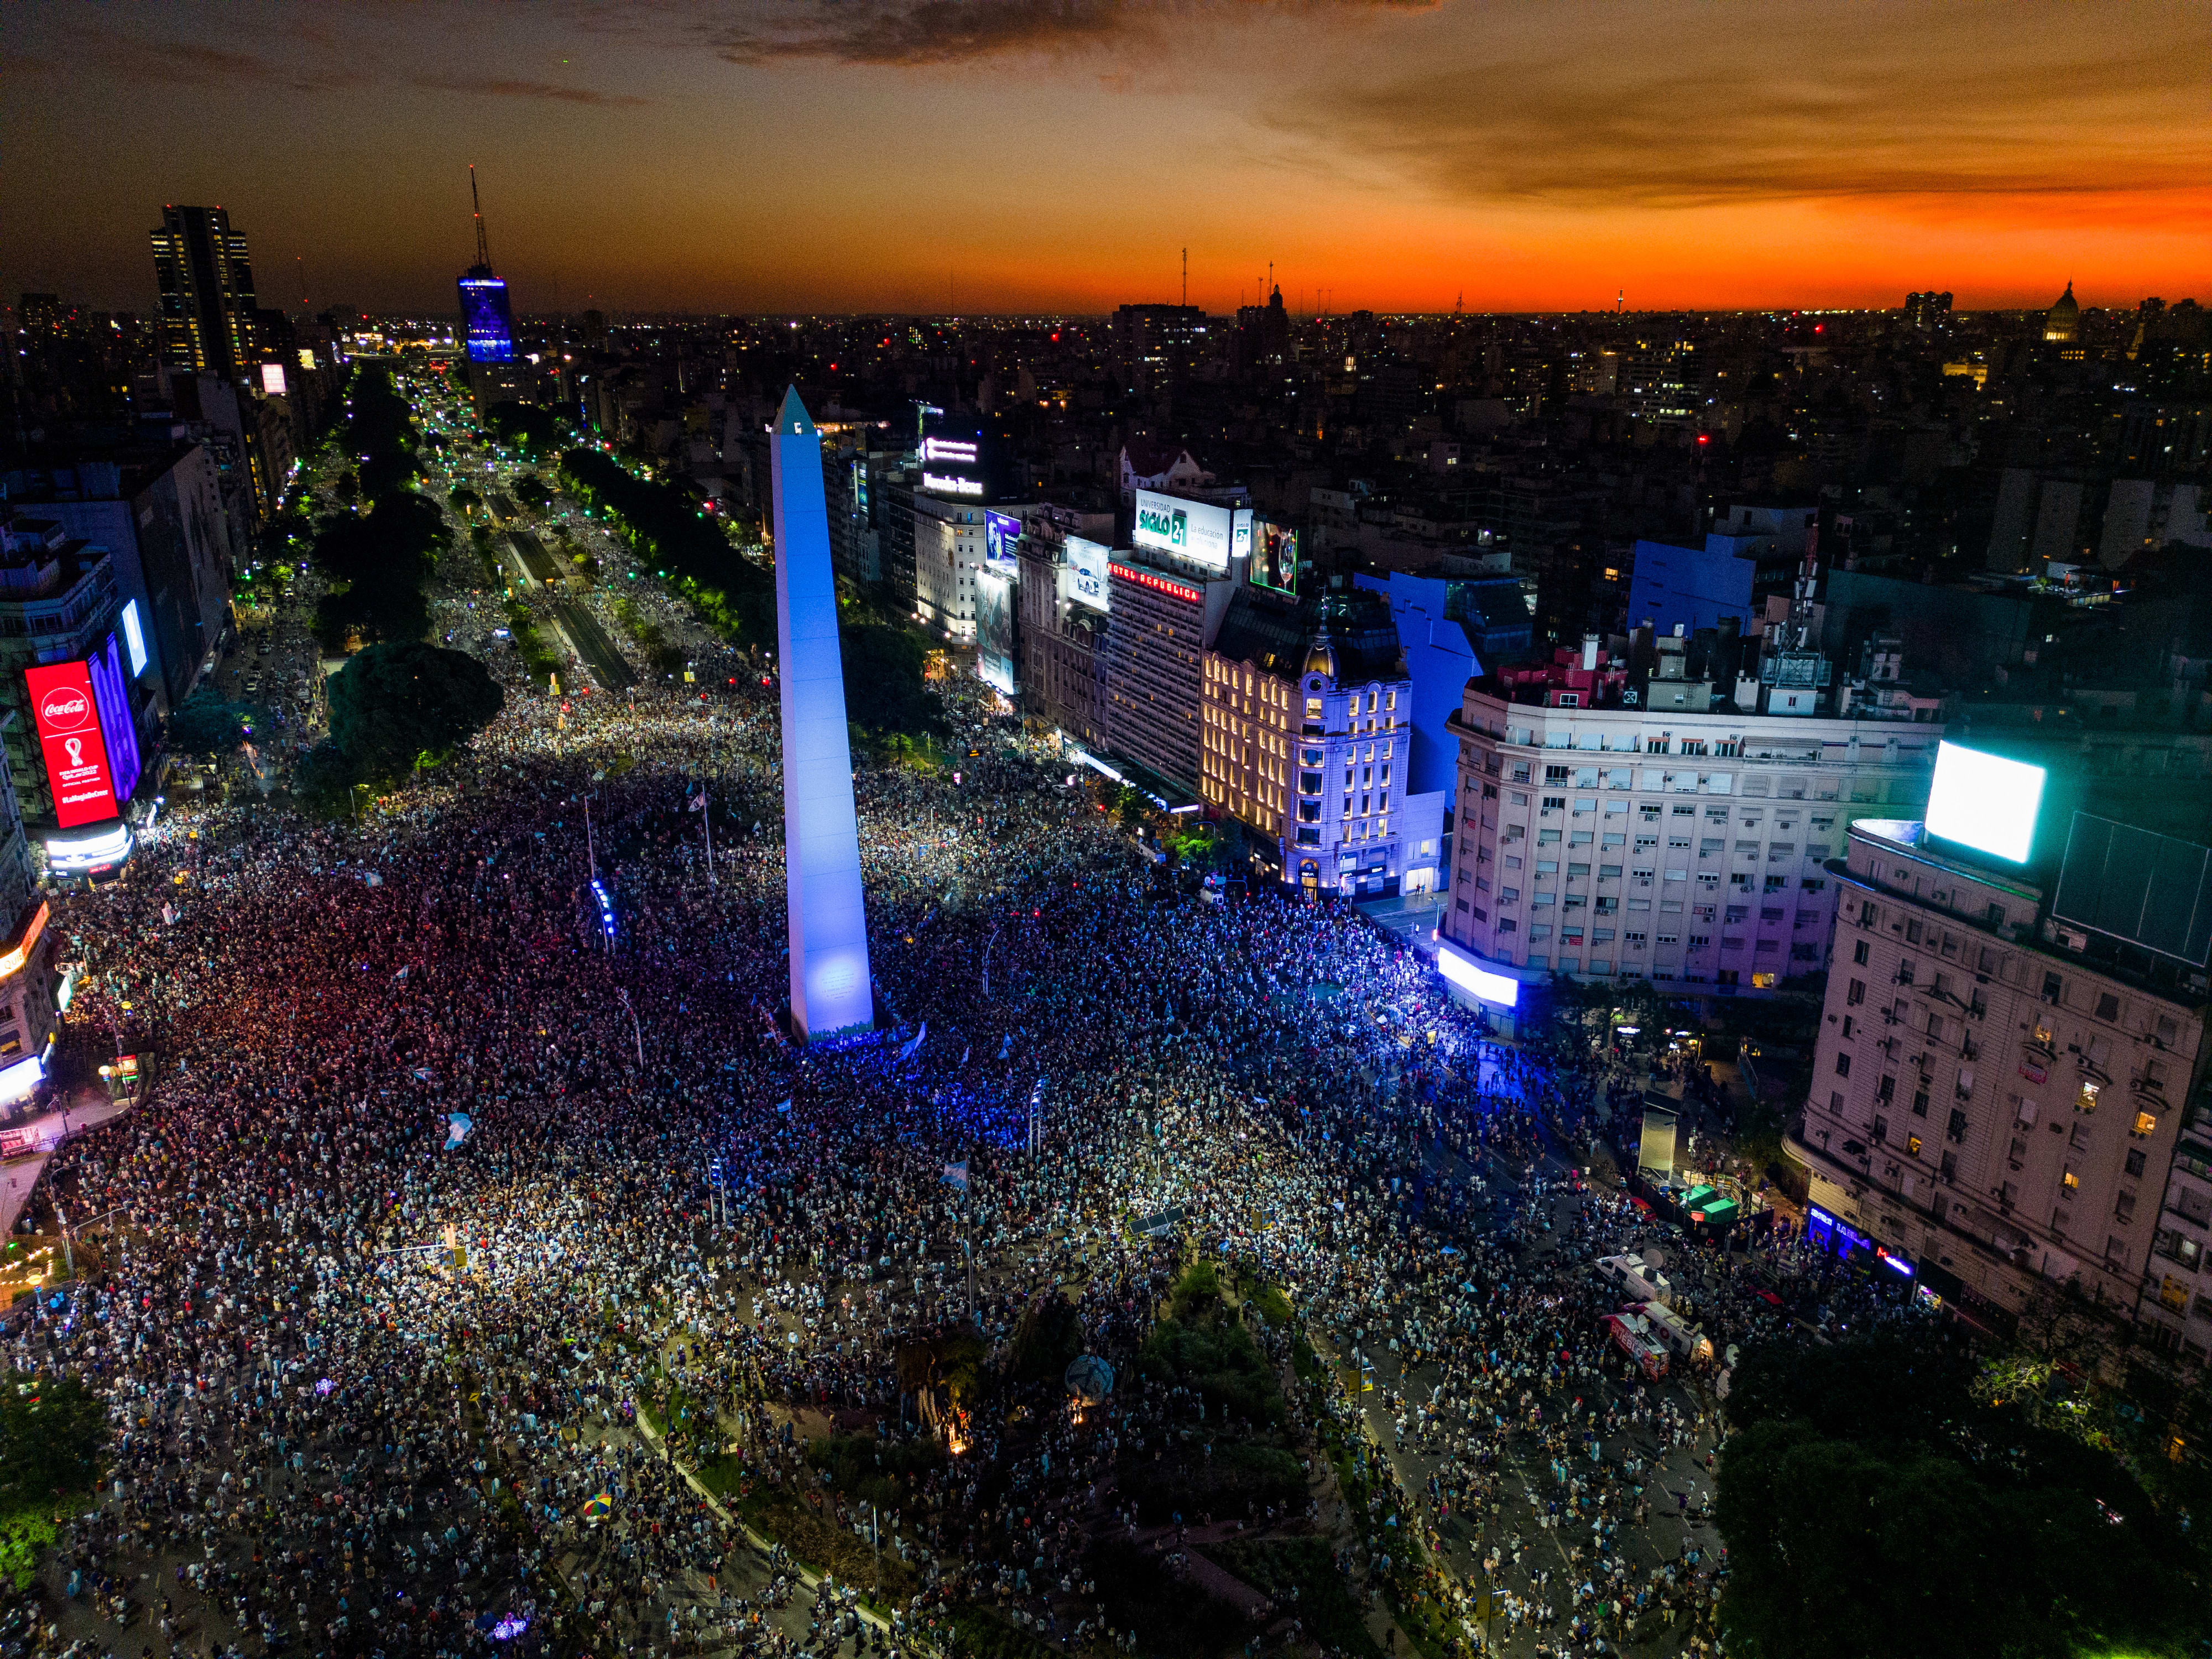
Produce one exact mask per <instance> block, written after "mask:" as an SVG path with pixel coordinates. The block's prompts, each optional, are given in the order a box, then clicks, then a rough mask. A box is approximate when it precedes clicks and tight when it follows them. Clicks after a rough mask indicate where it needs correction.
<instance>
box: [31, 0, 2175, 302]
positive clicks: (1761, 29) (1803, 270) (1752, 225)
mask: <svg viewBox="0 0 2212 1659" xmlns="http://www.w3.org/2000/svg"><path fill="white" fill-rule="evenodd" d="M0 21H4V26H5V29H6V34H7V46H6V48H5V50H4V51H0V99H4V100H5V129H4V130H5V131H6V133H7V135H8V142H7V152H8V156H7V165H6V167H5V168H4V169H0V293H3V294H5V295H7V297H8V298H9V300H10V301H12V299H13V297H14V295H15V292H17V291H19V290H22V289H41V290H43V289H52V290H54V291H57V292H59V293H61V294H62V295H64V296H65V297H67V298H69V299H71V300H75V301H82V302H85V303H88V304H92V305H95V306H105V307H128V308H134V309H142V310H143V309H146V308H148V307H150V305H151V301H152V264H151V260H150V258H149V254H148V251H147V242H146V232H147V230H148V228H149V227H151V226H152V225H153V224H154V223H155V222H156V221H157V220H158V218H159V216H160V208H161V204H162V203H163V202H165V201H179V202H185V201H189V202H209V203H220V204H222V205H224V206H226V207H228V209H229V210H231V215H232V218H233V222H234V223H235V224H236V225H237V226H238V227H239V228H241V229H242V230H244V231H245V232H246V234H247V236H248V238H249V239H250V241H251V243H252V252H253V256H254V264H255V269H256V272H257V276H258V281H259V285H260V289H261V301H262V303H263V304H264V305H269V304H284V305H296V304H297V303H298V301H299V300H300V298H301V293H300V287H301V284H300V280H299V276H298V269H297V267H296V266H295V263H294V260H295V255H297V256H303V257H304V259H305V262H306V267H307V270H306V290H307V293H306V297H307V299H308V300H309V301H312V303H313V306H314V307H317V308H320V307H324V306H326V305H329V304H331V303H334V302H337V303H344V304H352V305H357V306H361V307H365V308H368V309H371V310H376V309H383V308H408V307H415V308H421V309H423V310H436V311H439V312H444V311H447V310H450V309H451V308H452V307H453V277H454V276H455V275H456V274H457V273H458V271H459V270H460V268H461V267H462V266H463V265H465V264H467V263H468V262H469V260H470V258H471V252H472V245H471V229H470V222H469V217H468V180H467V174H466V172H465V166H466V164H467V163H468V162H470V161H475V162H476V163H477V166H478V168H479V170H480V173H481V176H482V179H483V188H484V192H485V202H484V206H485V216H486V219H487V222H488V223H489V228H490V234H491V249H492V256H493V261H494V263H495V265H496V266H497V267H498V269H499V270H501V273H502V274H503V275H505V276H507V278H508V280H509V282H510V283H511V284H512V285H513V292H514V295H515V304H516V307H517V309H518V310H522V311H527V310H532V309H538V308H550V307H553V306H555V305H556V304H557V305H559V306H561V307H564V308H566V309H568V310H572V311H573V310H579V309H581V308H582V307H585V306H586V305H596V306H599V307H604V308H606V309H610V310H616V311H634V310H685V311H730V312H743V311H789V310H816V311H833V310H837V311H842V310H878V309H882V310H894V311H904V312H913V311H921V312H941V311H943V310H945V308H946V307H947V304H948V298H949V301H950V304H951V306H952V307H955V308H957V309H958V310H960V311H964V312H980V311H1091V312H1096V311H1100V310H1104V309H1107V308H1109V307H1112V306H1114V305H1116V304H1118V303H1120V302H1121V301H1125V300H1142V299H1155V300H1158V299H1173V298H1175V297H1176V292H1177V283H1178V281H1179V275H1178V259H1179V257H1180V251H1181V250H1182V248H1184V247H1186V246H1187V247H1188V249H1189V253H1190V297H1191V299H1192V301H1194V303H1199V304H1203V305H1206V306H1208V307H1213V308H1216V309H1222V308H1226V307H1231V306H1233V305H1235V304H1237V302H1238V301H1239V300H1240V299H1249V298H1250V297H1251V296H1252V295H1253V292H1254V290H1255V289H1256V288H1257V287H1258V285H1259V283H1260V281H1261V276H1263V275H1264V273H1265V272H1266V271H1267V268H1268V265H1269V263H1270V262H1271V261H1272V262H1273V267H1274V270H1275V273H1276V277H1277V280H1278V281H1279V283H1281V285H1282V288H1283V291H1284V295H1285V300H1286V301H1288V302H1289V303H1290V304H1291V306H1292V307H1295V308H1299V309H1304V310H1313V309H1316V308H1318V307H1320V306H1321V305H1322V304H1323V303H1324V301H1326V302H1327V303H1328V305H1329V306H1331V307H1333V308H1334V309H1337V310H1347V309H1351V308H1353V307H1371V308H1374V309H1376V310H1446V309H1449V308H1450V307H1451V306H1452V305H1453V303H1454V302H1455V300H1457V299H1459V298H1460V297H1461V296H1462V295H1463V296H1464V301H1465V304H1466V306H1467V308H1468V310H1470V311H1478V310H1515V311H1520V310H1574V309H1579V308H1584V307H1590V308H1597V307H1607V308H1609V307H1611V306H1612V304H1613V298H1614V294H1615V291H1616V290H1617V289H1622V288H1625V289H1626V291H1627V301H1628V304H1629V306H1630V307H1631V308H1632V309H1634V308H1649V307H1789V306H1800V307H1816V306H1867V305H1875V306H1891V305H1895V304H1897V303H1898V302H1899V300H1900V299H1901V298H1902V296H1903V295H1904V293H1905V291H1906V290H1907V289H1915V288H1930V287H1933V288H1940V289H1951V290H1953V291H1954V292H1955V293H1956V295H1958V303H1959V305H1960V307H1961V308H1974V307H2008V306H2031V305H2033V306H2040V305H2044V304H2046V303H2048V302H2049V301H2050V300H2051V298H2052V296H2053V295H2056V294H2057V291H2058V290H2059V289H2060V288H2061V287H2062V286H2063V284H2064V283H2066V282H2067V281H2068V280H2069V279H2071V280H2072V281H2073V283H2074V284H2075V292H2076V293H2077V294H2078V295H2080V296H2081V299H2082V301H2083V302H2084V303H2085V304H2090V305H2120V306H2132V305H2134V304H2135V302H2136V301H2137V300H2139V299H2140V298H2142V296H2143V295H2150V294H2158V295H2164V296H2165V297H2166V299H2168V300H2169V301H2171V300H2174V299H2179V298H2180V297H2182V296H2183V295H2196V296H2197V298H2199V299H2200V300H2203V301H2212V74H2208V72H2207V64H2208V63H2212V50H2208V48H2212V9H2208V8H2207V7H2206V6H2205V5H2203V3H2197V0H2192V3H2127V0H2100V3H2097V4H2094V5H2091V4H2075V3H2051V0H2014V3H2008V4H1988V5H1978V4H1942V3H1911V4H1906V3H1890V0H1867V3H1846V0H1828V3H1813V0H1763V3H1751V4H1745V3H1732V0H1715V3H1701V4H1689V3H1644V4H1605V3H1589V0H1584V3H1566V0H1522V3H1498V0H1491V3H1476V0H1433V3H1421V0H1410V3H1395V0H1137V3H1121V4H1115V3H1108V0H892V3H886V4H868V3H860V0H760V3H753V4H744V5H716V4H711V3H705V4H688V3H683V4H679V3H665V4H664V3H649V0H648V3H627V4H596V3H562V0H544V3H538V4H531V5H523V4H513V5H497V4H491V3H478V4H472V5H459V4H449V3H436V0H424V3H416V4H409V3H400V0H320V3H317V4H314V5H301V4H291V5H268V6H264V5H254V4H246V3H222V4H191V3H175V4H167V5H158V6H155V5H140V6H124V5H113V6H104V7H93V6H87V5H82V4H78V3H65V4H64V3H44V0H18V3H13V4H10V5H9V6H8V7H7V8H6V9H5V11H4V13H0Z"/></svg>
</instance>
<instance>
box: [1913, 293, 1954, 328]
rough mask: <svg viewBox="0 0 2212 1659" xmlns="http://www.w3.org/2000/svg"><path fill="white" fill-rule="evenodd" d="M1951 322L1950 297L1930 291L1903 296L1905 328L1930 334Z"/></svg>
mask: <svg viewBox="0 0 2212 1659" xmlns="http://www.w3.org/2000/svg"><path fill="white" fill-rule="evenodd" d="M1950 320H1951V296H1950V295H1948V294H1937V293H1935V292H1933V291H1930V292H1929V293H1926V294H1908V295H1905V326H1906V327H1908V328H1913V329H1917V330H1918V331H1920V332H1921V333H1923V334H1932V333H1934V332H1935V331H1936V330H1937V329H1939V328H1942V326H1943V325H1945V324H1946V323H1948V322H1949V321H1950Z"/></svg>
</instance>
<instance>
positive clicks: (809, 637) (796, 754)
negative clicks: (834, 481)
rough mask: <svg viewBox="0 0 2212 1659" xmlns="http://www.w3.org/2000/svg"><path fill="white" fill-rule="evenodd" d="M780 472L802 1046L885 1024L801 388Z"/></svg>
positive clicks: (780, 574) (791, 410) (795, 1014)
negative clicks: (871, 973)
mask: <svg viewBox="0 0 2212 1659" xmlns="http://www.w3.org/2000/svg"><path fill="white" fill-rule="evenodd" d="M769 470H770V471H772V472H773V473H774V474H775V636H776V647H777V649H778V651H779V652H780V653H781V657H782V667H783V678H782V695H783V861H784V885H785V891H786V895H787V902H788V904H789V907H790V912H791V1023H792V1025H793V1029H794V1030H796V1031H797V1032H798V1033H799V1037H800V1039H801V1040H802V1041H811V1040H812V1039H813V1038H816V1037H823V1036H832V1035H834V1034H836V1033H837V1032H841V1031H852V1030H868V1029H870V1028H872V1026H873V1025H874V1024H875V1022H876V1003H875V994H874V991H873V989H872V987H871V985H870V982H869V978H868V916H867V910H866V906H865V904H864V903H863V902H862V900H861V895H860V818H859V817H858V815H857V814H856V813H855V812H854V808H853V751H852V749H851V746H850V745H849V744H848V742H847V739H846V734H845V671H844V663H843V661H842V658H841V656H840V654H839V653H838V649H837V587H836V580H835V579H834V578H833V577H832V575H831V574H830V567H829V508H828V507H827V505H826V504H825V502H824V501H823V494H822V435H821V434H819V433H818V432H817V431H816V430H815V429H814V422H813V421H812V419H811V417H810V416H808V415H807V413H806V406H805V404H802V403H800V402H799V388H798V387H796V386H793V387H792V388H791V389H790V390H789V391H788V392H785V393H784V397H783V408H782V410H781V412H780V413H779V414H778V415H777V416H776V417H775V433H774V434H773V435H771V436H770V437H769Z"/></svg>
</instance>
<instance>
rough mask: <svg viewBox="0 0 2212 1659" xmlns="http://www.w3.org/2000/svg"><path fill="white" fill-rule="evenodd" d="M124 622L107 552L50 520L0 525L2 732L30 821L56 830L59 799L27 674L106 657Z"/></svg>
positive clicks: (137, 723) (140, 722) (140, 717)
mask: <svg viewBox="0 0 2212 1659" xmlns="http://www.w3.org/2000/svg"><path fill="white" fill-rule="evenodd" d="M121 614H122V599H121V596H120V595H119V593H118V591H117V584H116V578H115V559H114V556H112V554H111V553H109V552H108V550H106V549H105V548H102V547H97V546H94V545H92V544H88V543H87V542H85V541H83V540H82V539H81V538H80V539H72V538H70V536H69V534H68V532H65V531H64V529H63V528H62V526H61V525H60V524H58V522H56V521H55V520H52V519H50V518H43V517H40V518H33V517H31V516H29V515H28V514H21V515H19V516H16V517H15V518H13V519H10V520H6V521H4V522H0V710H5V711H6V712H7V713H8V714H10V715H12V716H13V718H12V719H11V720H7V721H6V722H5V723H4V726H0V745H4V746H5V748H6V749H7V750H8V766H9V772H10V774H11V775H12V776H13V777H14V779H15V784H16V788H17V791H18V799H19V800H20V803H21V808H22V811H23V815H24V816H25V817H27V818H28V819H31V820H33V822H44V823H51V822H52V818H53V814H54V799H53V791H52V787H51V786H50V784H49V782H48V780H47V777H46V763H45V760H44V758H43V757H42V756H41V754H40V747H39V735H38V732H37V730H36V728H35V726H34V725H33V720H32V717H31V702H30V695H29V692H28V690H27V688H26V687H25V684H24V681H23V672H24V671H25V670H26V669H27V668H33V667H36V666H39V665H42V664H50V663H60V662H69V661H72V660H75V661H81V662H88V661H90V660H91V659H92V658H93V657H94V655H95V653H99V654H102V655H104V654H105V653H106V646H107V643H108V641H110V640H112V639H115V638H116V637H117V635H118V631H119V630H121V629H122V622H121ZM147 713H148V711H147V708H146V707H144V706H143V705H142V706H139V707H134V708H133V709H132V711H131V714H132V726H133V727H134V732H140V731H143V726H144V723H145V720H146V718H147ZM119 798H121V797H120V796H119V795H118V799H119Z"/></svg>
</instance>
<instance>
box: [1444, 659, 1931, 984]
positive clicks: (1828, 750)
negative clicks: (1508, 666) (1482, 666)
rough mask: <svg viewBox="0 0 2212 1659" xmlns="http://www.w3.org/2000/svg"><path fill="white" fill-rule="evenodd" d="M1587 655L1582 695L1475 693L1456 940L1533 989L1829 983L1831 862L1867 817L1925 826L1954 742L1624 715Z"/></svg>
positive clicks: (1454, 908)
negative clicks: (1910, 818) (1810, 978)
mask: <svg viewBox="0 0 2212 1659" xmlns="http://www.w3.org/2000/svg"><path fill="white" fill-rule="evenodd" d="M1586 657H1587V660H1588V665H1589V675H1588V681H1589V683H1588V684H1587V685H1586V686H1585V688H1584V690H1582V691H1579V692H1577V691H1565V692H1562V691H1559V690H1558V689H1557V688H1539V689H1536V690H1530V691H1527V692H1518V693H1516V692H1515V691H1512V690H1509V689H1508V688H1506V687H1504V686H1503V685H1502V684H1500V682H1499V681H1498V680H1496V679H1494V678H1486V679H1482V680H1476V681H1474V682H1472V683H1470V684H1469V685H1468V691H1467V696H1466V699H1465V702H1463V704H1462V708H1461V711H1460V713H1459V714H1458V715H1457V716H1456V717H1455V719H1454V720H1453V722H1452V729H1453V730H1454V732H1456V734H1457V735H1458V738H1459V740H1460V780H1459V810H1458V813H1457V816H1456V823H1455V836H1454V847H1453V849H1452V850H1453V860H1452V871H1451V878H1450V879H1451V893H1452V899H1451V904H1450V907H1449V909H1448V910H1447V911H1446V912H1445V914H1444V917H1443V922H1442V924H1441V927H1440V933H1441V936H1442V938H1443V939H1445V940H1446V941H1449V943H1451V944H1453V945H1458V946H1461V947H1463V949H1464V951H1466V953H1467V954H1468V956H1470V957H1474V958H1475V959H1476V960H1478V961H1479V962H1480V963H1481V964H1482V965H1483V966H1485V967H1486V968H1487V969H1492V970H1493V971H1498V972H1509V973H1510V974H1511V975H1512V976H1513V977H1516V978H1518V979H1522V980H1541V979H1542V978H1544V977H1545V976H1547V975H1549V974H1553V973H1568V974H1573V975H1577V976H1580V977H1586V978H1591V979H1611V978H1637V977H1649V978H1650V979H1653V980H1656V981H1662V982H1663V981H1676V982H1679V983H1680V984H1682V985H1685V986H1700V985H1711V986H1714V987H1731V988H1735V987H1740V988H1742V989H1745V990H1761V991H1763V990H1771V989H1773V988H1775V987H1778V986H1779V985H1780V984H1781V983H1782V982H1783V981H1784V980H1786V979H1788V978H1790V977H1791V976H1793V975H1802V974H1814V973H1818V972H1820V970H1821V969H1823V968H1824V967H1826V964H1827V960H1828V940H1829V933H1830V931H1831V927H1832V923H1833V921H1834V917H1835V904H1836V878H1835V876H1834V874H1833V873H1832V872H1831V871H1830V869H1829V868H1828V860H1830V859H1831V858H1832V857H1833V856H1835V855H1836V854H1838V853H1839V852H1840V851H1841V850H1842V848H1843V846H1844V840H1845V837H1846V836H1848V835H1849V833H1850V828H1851V825H1852V823H1853V822H1854V821H1855V820H1857V819H1858V818H1860V817H1869V816H1875V817H1901V816H1905V815H1906V814H1908V813H1911V812H1917V811H1918V809H1919V806H1920V805H1921V804H1922V803H1923V802H1924V801H1925V800H1926V799H1927V792H1928V779H1929V772H1930V770H1931V769H1932V768H1933V766H1934V763H1935V758H1936V744H1937V743H1938V741H1939V739H1940V738H1941V737H1942V728H1941V727H1939V726H1932V725H1914V726H1900V725H1898V724H1896V723H1893V722H1882V721H1857V720H1837V719H1832V718H1826V717H1822V716H1820V715H1796V714H1786V715H1776V714H1739V713H1736V712H1734V711H1733V710H1732V709H1728V708H1725V707H1723V710H1722V711H1721V712H1711V711H1710V705H1711V701H1712V700H1711V699H1700V700H1699V701H1700V702H1701V704H1702V705H1703V707H1701V708H1650V707H1649V706H1646V705H1647V704H1648V702H1650V701H1651V700H1652V699H1650V698H1649V697H1638V700H1637V702H1636V703H1635V704H1634V705H1632V706H1624V705H1623V703H1622V702H1621V700H1620V697H1621V693H1622V691H1623V690H1625V689H1626V688H1625V687H1624V686H1623V685H1622V684H1620V681H1619V680H1615V681H1614V682H1613V683H1612V684H1607V677H1608V674H1611V673H1613V672H1614V671H1613V670H1612V669H1611V667H1610V665H1608V664H1607V662H1606V661H1605V659H1603V657H1602V655H1601V653H1598V652H1597V651H1596V650H1595V646H1594V645H1593V646H1590V647H1586ZM1620 678H1626V674H1625V671H1620ZM1521 696H1535V697H1544V698H1547V699H1549V700H1548V701H1522V700H1520V698H1521ZM1563 697H1565V698H1574V699H1576V700H1577V701H1576V702H1573V703H1572V704H1568V703H1564V702H1560V701H1559V699H1560V698H1563ZM1589 703H1594V704H1595V705H1596V706H1587V704H1589Z"/></svg>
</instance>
